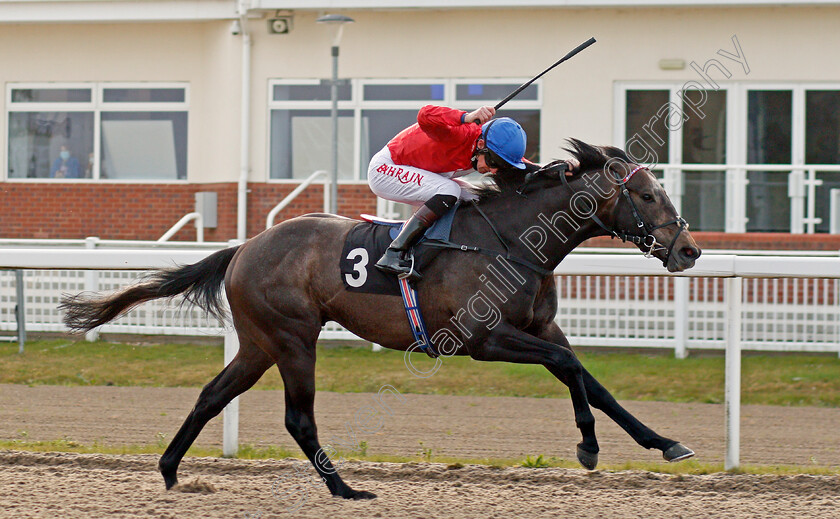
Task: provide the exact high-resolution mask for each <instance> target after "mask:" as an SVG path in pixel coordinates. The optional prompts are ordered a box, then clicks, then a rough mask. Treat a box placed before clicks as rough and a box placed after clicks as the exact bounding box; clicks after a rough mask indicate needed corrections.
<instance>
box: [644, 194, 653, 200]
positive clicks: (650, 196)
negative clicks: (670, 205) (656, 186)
mask: <svg viewBox="0 0 840 519" xmlns="http://www.w3.org/2000/svg"><path fill="white" fill-rule="evenodd" d="M642 200H644V201H645V202H653V195H651V194H650V193H645V194H643V195H642Z"/></svg>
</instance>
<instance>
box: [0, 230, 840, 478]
mask: <svg viewBox="0 0 840 519" xmlns="http://www.w3.org/2000/svg"><path fill="white" fill-rule="evenodd" d="M220 246H221V245H220ZM211 252H213V250H207V249H204V250H185V249H183V248H179V249H174V248H158V249H154V250H149V249H93V248H90V249H78V248H63V249H56V248H4V249H2V253H1V254H0V269H26V271H27V276H26V277H25V282H26V287H25V290H26V292H25V293H26V295H27V296H26V297H27V301H26V302H25V303H26V306H27V308H26V314H27V328H28V329H29V330H32V331H63V330H64V327H63V325H62V324H61V320H60V315H58V313H57V311H56V310H55V307H56V305H57V303H58V299H59V297H60V294H61V293H63V292H69V293H74V292H78V291H81V290H112V289H115V288H118V287H120V286H122V285H124V284H125V283H126V282H130V281H131V279H132V278H134V277H136V275H132V274H131V273H130V271H146V270H150V269H155V268H161V267H167V266H172V265H174V264H185V263H194V262H196V261H198V260H200V259H202V258H204V257H206V256H207V255H208V254H209V253H211ZM85 272H87V274H85ZM555 273H556V274H557V275H558V277H559V279H558V281H559V282H558V289H559V290H558V292H559V294H558V295H559V303H560V305H559V310H558V318H557V321H558V323H559V324H560V326H561V328H563V329H564V330H565V331H566V332H567V335H568V336H569V339H570V341H571V342H572V344H579V345H580V344H590V345H611V346H636V347H638V346H659V347H673V348H674V349H675V352H676V355H677V356H678V357H684V356H685V351H686V347H687V346H691V347H699V348H703V347H706V348H709V347H711V348H721V347H725V349H726V391H725V395H726V401H725V405H726V443H727V445H726V462H725V466H726V468H727V469H730V468H734V467H737V466H738V463H739V462H738V459H739V443H738V442H739V422H740V371H741V370H740V363H741V348H742V345H744V344H746V345H747V347H750V348H751V349H768V350H785V351H838V352H840V303H838V297H840V293H838V292H840V291H839V290H838V278H840V257H838V256H836V255H834V256H822V257H811V256H790V255H788V256H747V255H734V254H708V253H706V254H704V255H703V256H702V257H701V258H700V259H699V260H698V261H697V264H696V266H695V267H694V268H693V269H691V270H689V271H687V272H685V273H680V274H668V273H665V272H664V270H663V268H662V266H661V264H660V262H659V261H658V260H651V259H647V258H644V257H642V256H641V255H638V254H635V255H628V254H623V253H621V254H586V253H576V254H571V255H569V256H568V257H567V258H566V259H565V260H564V261H563V263H561V265H560V266H559V267H558V268H557V269H556V271H555ZM10 274H11V273H5V274H0V329H5V330H11V329H14V311H13V306H14V305H13V300H14V292H13V291H14V286H13V284H14V281H13V279H14V276H13V275H10ZM745 296H746V297H745ZM9 307H11V309H10V308H9ZM150 307H151V308H150ZM122 321H123V322H122V323H117V324H112V325H107V326H105V327H103V329H104V330H105V331H114V332H126V333H164V334H166V333H176V334H190V335H195V334H212V335H221V334H225V363H227V362H230V360H231V359H232V358H233V355H235V351H236V348H237V347H238V345H237V344H236V337H235V335H234V334H233V333H230V330H228V331H227V333H226V332H225V330H224V328H223V327H222V326H221V325H219V324H218V323H215V322H213V321H209V320H208V319H207V318H206V316H204V314H203V312H201V311H200V310H198V309H195V308H183V309H178V307H177V302H176V304H175V305H173V304H171V303H170V304H169V305H166V304H165V303H157V306H154V305H153V304H146V305H143V307H142V308H139V309H135V310H133V311H132V312H130V313H129V315H128V316H127V317H126V318H124V319H123V320H122ZM125 321H127V322H128V323H125ZM352 337H353V336H352V334H348V332H346V331H342V330H341V329H340V328H338V327H334V328H332V329H327V330H325V332H324V333H323V334H322V338H352ZM237 422H238V401H234V402H232V403H231V405H229V406H228V409H226V410H225V440H224V451H225V453H226V454H233V453H235V452H236V449H237V447H236V437H237V433H236V431H237V429H238V424H237Z"/></svg>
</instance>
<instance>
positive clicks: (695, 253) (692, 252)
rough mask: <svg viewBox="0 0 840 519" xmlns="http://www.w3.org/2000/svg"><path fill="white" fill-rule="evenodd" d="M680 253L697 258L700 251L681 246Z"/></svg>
mask: <svg viewBox="0 0 840 519" xmlns="http://www.w3.org/2000/svg"><path fill="white" fill-rule="evenodd" d="M682 253H683V256H685V257H686V258H697V256H699V255H700V251H698V250H697V249H695V248H694V247H683V249H682Z"/></svg>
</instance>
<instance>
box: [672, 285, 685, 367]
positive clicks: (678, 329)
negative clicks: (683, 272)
mask: <svg viewBox="0 0 840 519" xmlns="http://www.w3.org/2000/svg"><path fill="white" fill-rule="evenodd" d="M688 283H689V279H688V278H684V277H677V278H674V357H676V358H678V359H684V358H686V357H687V356H688V349H687V348H686V342H687V341H688Z"/></svg>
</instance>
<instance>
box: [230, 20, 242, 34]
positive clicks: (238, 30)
mask: <svg viewBox="0 0 840 519" xmlns="http://www.w3.org/2000/svg"><path fill="white" fill-rule="evenodd" d="M230 33H231V34H233V35H234V36H239V35H240V34H242V25H241V24H240V23H239V20H234V21H233V22H231V24H230Z"/></svg>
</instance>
